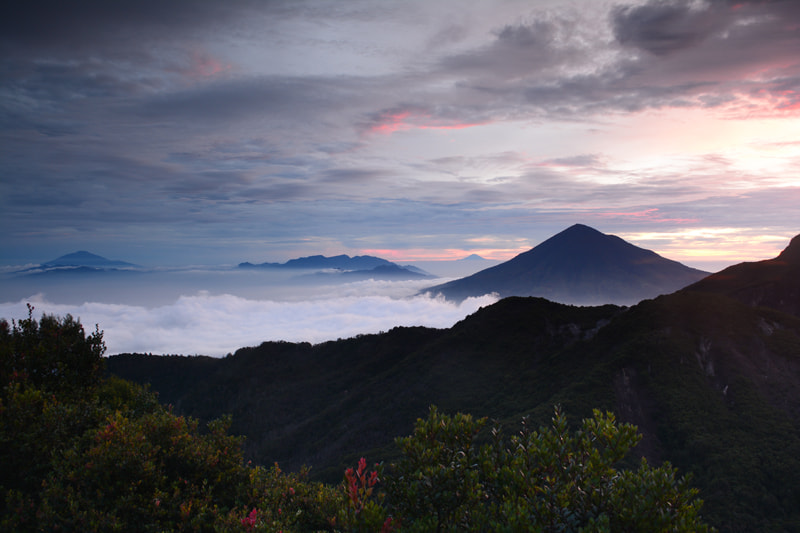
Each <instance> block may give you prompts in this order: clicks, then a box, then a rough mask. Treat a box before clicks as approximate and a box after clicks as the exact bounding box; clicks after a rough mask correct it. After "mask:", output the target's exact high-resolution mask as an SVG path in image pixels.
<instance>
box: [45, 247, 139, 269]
mask: <svg viewBox="0 0 800 533" xmlns="http://www.w3.org/2000/svg"><path fill="white" fill-rule="evenodd" d="M41 266H42V267H44V268H55V267H93V268H131V267H135V266H137V265H134V264H133V263H126V262H125V261H114V260H111V259H106V258H105V257H102V256H99V255H95V254H93V253H89V252H87V251H84V250H81V251H79V252H74V253H71V254H67V255H62V256H61V257H59V258H57V259H53V260H52V261H48V262H46V263H44V264H42V265H41Z"/></svg>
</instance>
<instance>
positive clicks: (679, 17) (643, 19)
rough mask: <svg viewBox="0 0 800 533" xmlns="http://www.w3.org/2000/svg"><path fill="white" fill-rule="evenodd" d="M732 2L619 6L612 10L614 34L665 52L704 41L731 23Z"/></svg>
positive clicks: (681, 0)
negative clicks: (728, 4)
mask: <svg viewBox="0 0 800 533" xmlns="http://www.w3.org/2000/svg"><path fill="white" fill-rule="evenodd" d="M729 7H730V6H727V5H724V4H720V3H719V2H717V3H716V4H707V5H701V6H695V4H694V3H693V2H690V1H689V0H677V1H666V2H665V1H661V0H659V1H657V2H654V1H652V0H651V1H650V2H648V3H647V4H644V5H640V6H634V7H632V6H624V7H616V8H614V10H613V11H612V20H613V29H614V35H615V37H616V38H617V40H618V41H619V42H620V43H622V44H624V45H629V46H635V47H638V48H642V49H644V50H647V51H648V52H650V53H653V54H655V55H665V54H669V53H671V52H674V51H676V50H682V49H685V48H689V47H691V46H694V45H696V44H697V43H699V42H701V41H703V40H704V39H705V38H706V37H708V35H709V34H711V33H712V32H714V31H717V30H719V29H721V28H724V27H725V26H727V24H728V22H729V16H728V11H729V9H728V8H729Z"/></svg>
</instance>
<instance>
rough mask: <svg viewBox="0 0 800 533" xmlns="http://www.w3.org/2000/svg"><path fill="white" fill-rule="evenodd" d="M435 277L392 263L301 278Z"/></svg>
mask: <svg viewBox="0 0 800 533" xmlns="http://www.w3.org/2000/svg"><path fill="white" fill-rule="evenodd" d="M434 277H435V276H433V275H431V274H428V273H427V272H425V271H424V270H422V269H419V268H417V267H411V266H405V267H403V266H400V265H395V264H394V263H390V264H388V265H378V266H376V267H375V268H370V269H365V270H336V271H333V272H331V271H329V270H326V271H322V272H315V273H313V274H306V275H304V276H299V278H302V279H311V278H313V279H317V280H327V279H330V278H336V279H340V280H346V281H348V282H350V281H357V280H366V279H384V280H407V279H426V278H434Z"/></svg>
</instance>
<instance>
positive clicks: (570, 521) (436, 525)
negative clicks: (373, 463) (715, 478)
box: [387, 408, 708, 532]
mask: <svg viewBox="0 0 800 533" xmlns="http://www.w3.org/2000/svg"><path fill="white" fill-rule="evenodd" d="M485 423H486V419H479V420H475V419H473V418H472V417H471V416H469V415H464V414H457V415H455V416H452V417H451V416H447V415H443V414H440V413H439V412H438V410H437V409H436V408H431V411H430V414H429V416H428V418H427V419H425V420H418V421H417V424H416V426H415V429H414V434H413V435H412V436H410V437H406V438H403V439H399V440H398V444H399V445H400V447H401V449H402V451H403V458H402V459H401V460H400V461H399V462H398V463H397V464H396V465H394V467H393V468H392V473H391V476H390V478H389V480H388V485H387V486H388V499H389V501H391V502H392V505H393V507H394V509H396V510H397V512H398V514H399V515H400V516H402V518H403V524H404V530H408V531H687V532H688V531H708V526H707V525H705V524H704V523H703V522H702V520H701V519H700V516H699V509H700V507H701V505H702V502H701V501H700V500H699V499H697V498H696V496H697V491H696V489H692V488H690V487H689V485H688V480H687V479H686V478H681V479H676V478H675V470H674V469H673V468H672V467H670V466H669V465H668V464H667V465H664V466H662V467H660V468H652V467H650V466H649V465H647V463H646V462H644V461H643V462H642V464H641V465H640V466H639V468H638V470H636V471H620V470H617V469H616V468H615V465H616V464H617V463H618V462H619V461H620V460H621V459H622V458H623V457H624V456H625V455H626V454H627V453H628V451H629V450H630V448H631V447H632V446H634V445H635V444H636V442H637V441H638V439H639V436H638V434H637V433H636V429H635V428H634V427H633V426H631V425H629V424H621V425H618V424H616V422H615V420H614V416H613V415H612V414H610V413H606V414H602V413H600V412H599V411H595V412H594V416H593V417H592V418H589V419H585V420H584V421H583V423H582V425H581V428H580V429H578V430H577V431H576V432H574V433H571V432H570V431H569V428H568V425H567V420H566V417H565V416H564V415H563V413H562V412H561V411H560V409H558V408H557V409H556V412H555V416H554V417H553V419H552V427H549V428H541V429H540V430H539V431H531V430H530V428H529V426H528V425H527V423H525V422H523V425H522V430H521V431H520V432H519V433H518V434H517V435H514V436H511V437H510V438H506V437H504V436H503V434H502V432H501V431H500V430H498V429H497V428H495V429H494V430H493V431H492V436H491V439H490V442H489V443H486V444H483V445H480V446H479V445H478V441H477V439H476V437H477V435H478V434H479V432H480V430H481V428H482V427H483V426H484V425H485Z"/></svg>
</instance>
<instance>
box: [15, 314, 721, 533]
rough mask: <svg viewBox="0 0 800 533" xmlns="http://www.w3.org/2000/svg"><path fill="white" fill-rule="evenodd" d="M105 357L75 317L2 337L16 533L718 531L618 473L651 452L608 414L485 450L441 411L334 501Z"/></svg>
mask: <svg viewBox="0 0 800 533" xmlns="http://www.w3.org/2000/svg"><path fill="white" fill-rule="evenodd" d="M104 348H105V346H104V344H103V339H102V333H101V332H100V331H99V330H96V331H95V332H94V333H93V334H91V335H89V336H86V335H85V333H84V331H83V328H82V326H81V325H80V324H79V323H78V322H76V321H75V320H73V319H72V317H70V316H67V317H65V318H64V319H60V318H57V317H53V316H49V315H44V316H43V317H42V319H41V320H40V321H37V320H35V319H34V318H33V317H32V315H29V317H28V318H26V319H22V320H20V321H19V322H16V321H13V322H12V324H11V325H9V324H8V322H6V321H5V320H2V321H0V356H2V359H0V361H2V366H1V367H0V371H1V373H0V386H2V394H0V444H2V446H0V454H2V456H0V460H2V461H1V462H0V465H2V470H0V526H1V527H2V529H3V530H4V531H88V532H93V531H216V532H227V531H297V532H305V531H384V532H388V531H487V530H514V531H565V530H567V531H570V530H579V529H580V530H582V531H610V530H625V531H649V530H654V529H656V530H670V531H680V532H690V531H707V530H708V526H707V525H706V524H705V523H704V522H703V521H702V519H701V518H700V516H699V510H700V507H701V505H702V503H701V501H700V500H698V499H697V491H696V490H695V489H692V488H690V486H689V484H688V481H687V480H686V479H685V478H678V477H677V476H676V471H675V470H674V469H673V468H672V467H670V466H669V465H664V466H661V467H656V468H654V467H651V466H649V465H648V464H646V463H644V462H642V463H641V464H640V465H639V466H638V467H637V468H636V469H631V470H619V469H618V464H619V462H620V461H621V460H622V459H623V457H624V456H625V455H626V454H627V453H628V451H629V449H630V447H631V446H633V445H634V444H635V442H636V440H637V438H638V437H637V434H636V429H635V428H634V427H632V426H630V425H627V424H618V423H616V421H615V420H614V417H613V415H611V414H610V413H607V414H602V413H600V412H599V411H596V412H594V413H593V416H592V417H591V418H588V419H586V420H584V421H583V422H582V424H581V427H580V428H579V429H577V430H576V431H574V432H573V431H570V430H569V428H568V425H567V422H566V419H565V417H564V416H563V414H562V413H561V412H560V410H556V412H555V416H553V418H552V422H551V424H550V425H549V426H548V427H543V428H541V429H540V430H539V431H536V432H533V431H531V430H530V429H529V426H528V425H527V424H525V423H523V430H522V431H521V432H520V433H519V435H514V436H510V437H504V436H503V434H502V433H501V432H500V431H499V430H498V429H496V430H494V431H493V432H492V434H491V437H490V438H488V440H487V439H484V440H485V442H484V443H480V438H481V431H482V429H483V428H484V426H485V425H486V423H487V421H486V420H485V419H474V418H473V417H471V416H470V415H463V414H457V415H455V416H453V417H451V416H448V415H444V414H441V413H439V411H438V410H437V409H436V408H431V409H430V412H429V414H428V416H427V418H426V419H424V420H423V419H420V420H418V421H417V422H416V424H415V427H414V432H413V434H412V435H410V436H408V437H405V438H402V439H398V440H397V444H398V447H399V451H400V453H399V457H400V459H399V460H398V461H397V462H396V463H393V464H388V465H375V467H373V468H368V467H367V462H366V460H365V459H363V458H361V459H360V460H359V461H358V463H357V465H356V467H349V468H347V469H346V470H345V471H344V479H343V480H342V481H341V482H340V483H339V484H335V485H324V484H321V483H318V482H310V481H308V480H307V479H306V478H305V476H304V474H302V473H300V474H285V473H283V472H282V471H281V470H280V469H279V468H278V467H277V465H276V466H273V467H272V468H269V469H267V468H264V467H261V466H252V465H251V464H250V463H249V462H248V463H245V462H244V459H243V456H242V452H241V449H240V444H241V439H240V438H236V437H232V436H229V435H228V434H227V421H226V420H225V419H222V420H217V421H214V422H211V423H209V424H208V430H207V431H204V432H201V431H199V429H198V423H197V421H196V420H195V419H193V418H186V417H183V416H178V415H175V414H173V413H172V412H171V411H170V410H168V409H165V408H164V407H161V406H160V405H159V404H158V403H157V401H156V399H155V396H154V395H153V394H151V393H149V392H148V391H147V390H146V389H144V388H142V387H139V386H136V385H134V384H132V383H131V382H128V381H124V380H121V379H119V378H113V377H109V378H103V377H102V372H101V370H102V359H101V356H102V354H103V350H104ZM78 380H79V382H78Z"/></svg>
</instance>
